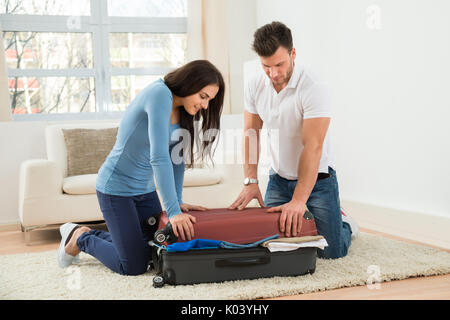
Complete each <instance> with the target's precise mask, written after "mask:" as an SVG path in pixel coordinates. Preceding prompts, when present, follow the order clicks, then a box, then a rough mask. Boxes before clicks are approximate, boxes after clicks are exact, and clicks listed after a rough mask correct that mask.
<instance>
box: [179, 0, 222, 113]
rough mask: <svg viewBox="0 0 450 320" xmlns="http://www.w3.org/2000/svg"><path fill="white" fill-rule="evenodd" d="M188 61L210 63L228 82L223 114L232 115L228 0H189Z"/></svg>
mask: <svg viewBox="0 0 450 320" xmlns="http://www.w3.org/2000/svg"><path fill="white" fill-rule="evenodd" d="M188 3H189V7H188V44H187V47H188V49H187V51H188V52H187V57H188V61H191V60H196V59H206V60H209V61H210V62H211V63H213V64H214V65H215V66H216V67H217V68H218V69H219V70H220V72H221V73H222V75H223V78H224V81H225V99H224V106H223V114H229V113H231V105H230V71H229V70H230V66H229V52H228V25H227V0H189V2H188Z"/></svg>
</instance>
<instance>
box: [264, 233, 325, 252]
mask: <svg viewBox="0 0 450 320" xmlns="http://www.w3.org/2000/svg"><path fill="white" fill-rule="evenodd" d="M261 246H263V247H266V248H267V249H269V251H270V252H276V251H291V250H296V249H298V248H307V247H317V248H320V249H322V250H323V248H324V247H327V246H328V243H327V240H325V238H324V237H323V236H320V235H318V236H307V237H292V238H277V239H271V240H267V241H264V242H263V243H262V244H261Z"/></svg>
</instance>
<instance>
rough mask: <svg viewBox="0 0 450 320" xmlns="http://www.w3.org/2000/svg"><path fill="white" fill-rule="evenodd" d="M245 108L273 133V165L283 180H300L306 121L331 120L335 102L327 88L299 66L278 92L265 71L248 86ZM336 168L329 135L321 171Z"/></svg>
mask: <svg viewBox="0 0 450 320" xmlns="http://www.w3.org/2000/svg"><path fill="white" fill-rule="evenodd" d="M245 109H246V110H247V111H248V112H250V113H253V114H258V115H259V117H260V118H261V119H262V121H263V122H264V127H265V129H266V130H267V132H268V133H269V137H268V138H269V140H268V141H269V142H268V143H269V150H270V162H271V166H272V168H273V170H274V171H275V172H276V173H278V174H279V175H280V176H282V177H283V178H286V179H289V180H296V179H297V176H298V165H299V160H300V155H301V153H302V151H303V148H304V147H303V144H302V123H303V120H304V119H312V118H321V117H327V118H331V99H330V93H329V89H328V87H327V85H326V84H325V83H323V82H320V80H319V79H318V78H317V76H316V75H315V74H314V73H312V72H311V71H310V70H308V69H307V68H305V67H304V66H300V65H297V64H296V65H295V66H294V71H293V73H292V76H291V78H290V80H289V82H288V84H287V86H286V87H285V88H283V90H281V91H280V92H279V93H277V92H276V91H275V89H274V87H273V85H272V82H271V81H270V79H269V77H268V76H267V75H266V74H265V73H264V72H259V73H258V75H256V76H254V77H253V78H252V79H250V80H249V81H248V83H246V86H245ZM328 166H330V167H332V168H333V169H335V163H334V155H333V154H332V153H331V148H330V139H329V132H327V134H326V137H325V141H324V144H323V149H322V157H321V159H320V165H319V172H326V173H328Z"/></svg>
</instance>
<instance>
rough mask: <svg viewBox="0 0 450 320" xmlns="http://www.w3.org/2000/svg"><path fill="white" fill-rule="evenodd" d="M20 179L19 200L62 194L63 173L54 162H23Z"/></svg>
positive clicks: (39, 160) (42, 160)
mask: <svg viewBox="0 0 450 320" xmlns="http://www.w3.org/2000/svg"><path fill="white" fill-rule="evenodd" d="M19 179H20V180H19V200H23V199H26V198H31V197H33V198H34V197H46V196H55V195H58V194H62V184H63V176H62V172H61V169H60V168H59V167H58V165H57V164H56V163H55V162H53V161H49V160H45V159H33V160H26V161H24V162H22V164H21V166H20V178H19Z"/></svg>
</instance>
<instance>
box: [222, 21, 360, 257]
mask: <svg viewBox="0 0 450 320" xmlns="http://www.w3.org/2000/svg"><path fill="white" fill-rule="evenodd" d="M253 50H255V52H256V53H257V54H258V56H259V58H260V61H261V64H262V67H263V70H264V73H265V75H264V74H263V73H261V74H260V75H258V76H256V77H254V78H253V79H252V80H250V81H249V83H248V84H247V85H246V89H245V111H244V137H245V139H244V150H245V151H244V153H245V154H244V174H245V178H246V179H245V181H244V188H243V190H242V192H241V193H240V194H239V196H238V198H237V199H236V201H234V202H233V204H232V205H231V206H230V207H229V209H236V208H238V209H239V210H242V209H244V208H245V207H246V206H247V204H248V203H249V202H250V201H251V200H252V199H254V198H256V199H258V201H259V203H260V205H261V206H262V207H263V206H264V203H265V205H266V206H268V207H272V208H270V209H268V212H281V215H280V231H281V232H286V235H287V236H296V235H297V234H298V232H299V231H300V229H301V225H302V221H303V219H302V217H303V214H304V213H305V211H306V207H307V208H308V209H309V211H310V212H311V213H312V214H313V216H314V218H315V222H316V226H317V231H318V233H319V234H320V235H322V236H324V237H325V239H326V240H327V242H328V247H325V250H320V249H319V250H318V256H319V257H321V258H332V259H335V258H340V257H343V256H345V255H347V251H348V248H349V247H350V243H351V238H352V231H353V237H354V236H356V234H357V233H358V232H359V231H358V226H357V224H356V223H355V222H354V220H352V219H351V218H350V217H348V216H345V215H344V213H341V208H340V201H339V190H338V183H337V178H336V171H335V164H334V159H333V156H332V153H331V149H330V141H329V135H328V133H327V132H328V127H329V124H330V120H331V108H330V107H331V103H330V101H329V100H330V99H329V93H328V89H327V87H326V86H325V84H324V83H322V82H320V81H319V80H318V79H317V77H316V76H315V75H314V74H313V73H311V72H310V71H309V70H307V69H306V68H304V67H302V66H300V65H298V64H296V63H295V57H296V51H295V48H294V47H293V42H292V35H291V31H290V29H289V28H288V27H287V26H285V25H284V24H283V23H280V22H272V23H270V24H267V25H264V26H262V27H261V28H259V29H258V30H257V31H256V32H255V34H254V42H253ZM263 123H265V124H266V127H267V129H268V131H269V135H270V139H269V141H270V142H269V146H270V158H271V165H272V169H271V170H270V178H269V183H268V186H267V191H266V195H265V199H264V201H263V200H262V195H261V192H260V190H259V187H258V180H257V168H258V161H257V160H258V159H259V140H260V139H259V138H260V137H259V130H260V129H261V128H262V126H263ZM275 131H276V132H277V133H278V139H275V138H274V136H275V137H276V135H273V133H274V132H275ZM252 132H256V138H257V141H258V146H257V147H256V148H255V147H254V146H251V145H250V140H251V139H249V136H251V134H248V133H252ZM250 150H256V153H257V154H256V156H255V155H254V154H252V152H250ZM251 159H256V161H251Z"/></svg>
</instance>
